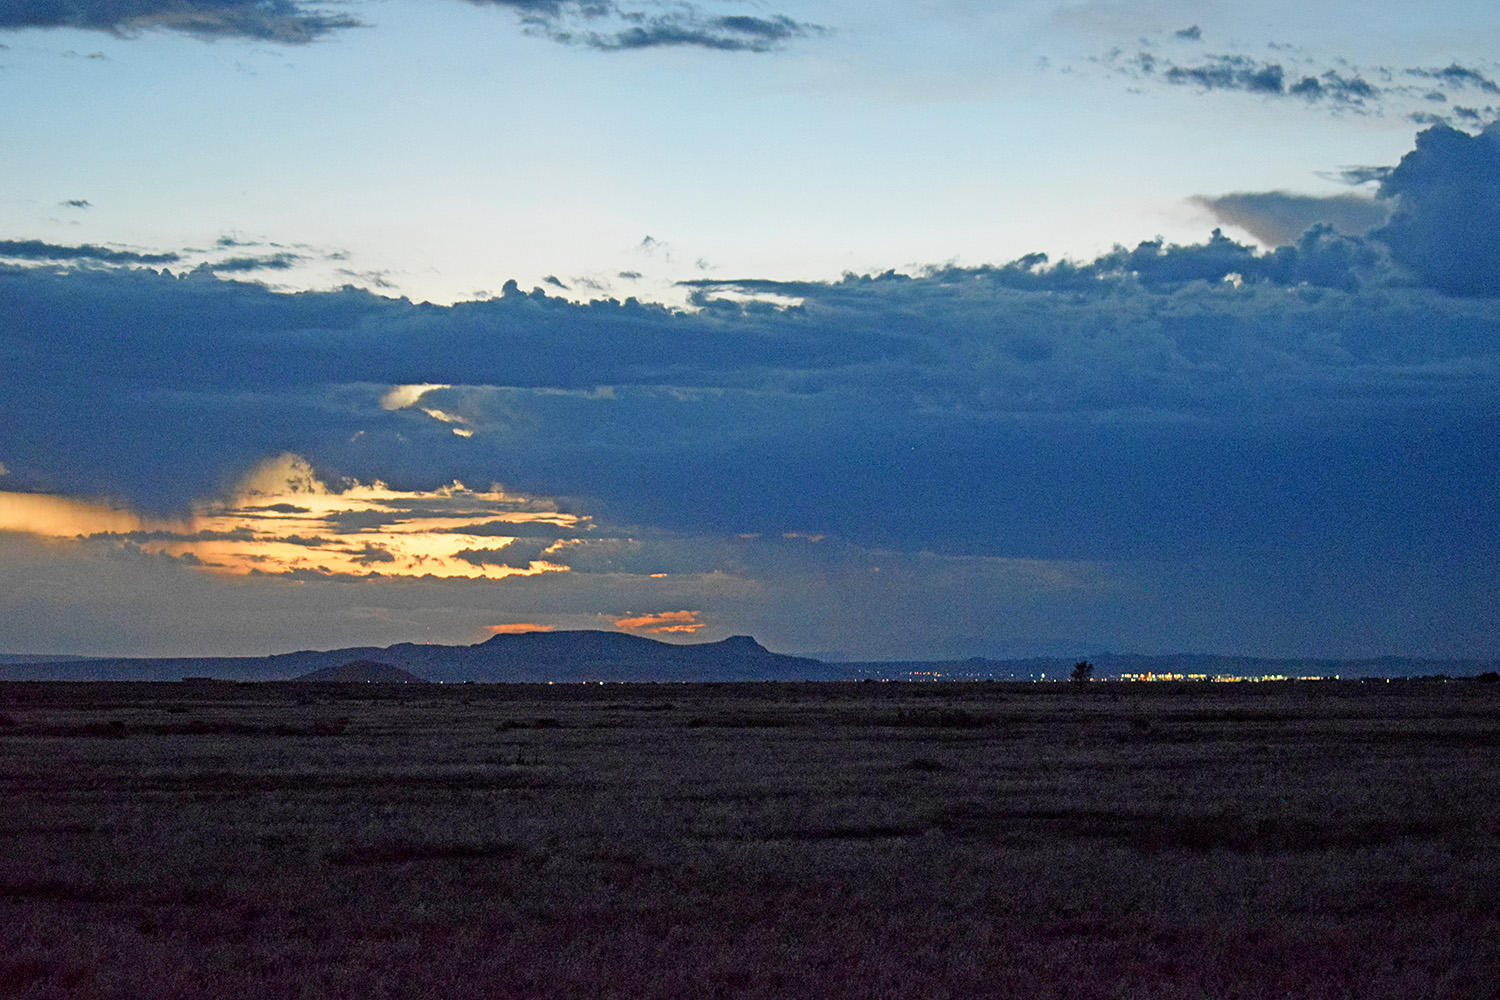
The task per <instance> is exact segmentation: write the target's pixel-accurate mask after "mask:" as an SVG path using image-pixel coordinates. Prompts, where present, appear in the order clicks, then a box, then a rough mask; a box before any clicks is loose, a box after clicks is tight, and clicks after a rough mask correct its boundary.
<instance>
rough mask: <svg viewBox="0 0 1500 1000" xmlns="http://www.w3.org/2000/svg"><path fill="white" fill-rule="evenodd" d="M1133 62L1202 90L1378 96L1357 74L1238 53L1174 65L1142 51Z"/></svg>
mask: <svg viewBox="0 0 1500 1000" xmlns="http://www.w3.org/2000/svg"><path fill="white" fill-rule="evenodd" d="M1136 65H1137V66H1138V67H1139V68H1140V70H1141V71H1142V72H1143V73H1144V74H1145V75H1147V76H1151V77H1155V78H1157V79H1160V80H1163V81H1165V82H1166V83H1169V84H1174V85H1177V86H1193V87H1198V88H1200V89H1202V90H1240V91H1245V92H1247V93H1251V94H1260V95H1264V96H1269V97H1296V98H1301V99H1303V100H1306V101H1310V102H1317V101H1323V100H1327V101H1331V102H1335V103H1338V104H1342V105H1350V106H1362V105H1364V104H1365V103H1366V102H1367V101H1374V100H1377V99H1379V97H1380V90H1379V88H1377V87H1375V86H1374V85H1373V84H1371V83H1370V82H1369V81H1367V80H1365V79H1363V78H1362V77H1360V76H1358V75H1346V74H1342V73H1339V72H1337V71H1336V70H1325V71H1323V72H1322V73H1320V74H1306V73H1297V72H1295V71H1289V70H1287V69H1286V68H1285V67H1283V65H1282V64H1281V63H1275V62H1261V61H1258V60H1256V59H1252V58H1250V57H1248V56H1242V55H1214V56H1209V57H1208V58H1207V59H1206V60H1204V61H1203V62H1201V63H1198V64H1197V65H1189V66H1184V65H1178V64H1176V63H1173V62H1171V61H1168V60H1161V59H1158V58H1156V57H1154V56H1149V55H1146V54H1144V53H1143V54H1142V55H1141V56H1139V57H1137V60H1136Z"/></svg>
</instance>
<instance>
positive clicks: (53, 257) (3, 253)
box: [0, 240, 180, 264]
mask: <svg viewBox="0 0 1500 1000" xmlns="http://www.w3.org/2000/svg"><path fill="white" fill-rule="evenodd" d="M0 257H3V258H8V259H10V260H34V261H43V260H47V261H86V262H89V263H97V264H173V263H176V262H177V261H178V260H179V259H180V258H179V257H178V255H177V254H175V253H137V252H136V251H134V250H111V249H110V248H108V247H100V246H94V245H93V244H90V243H84V244H80V245H78V246H60V245H58V244H56V243H44V242H43V241H41V240H0Z"/></svg>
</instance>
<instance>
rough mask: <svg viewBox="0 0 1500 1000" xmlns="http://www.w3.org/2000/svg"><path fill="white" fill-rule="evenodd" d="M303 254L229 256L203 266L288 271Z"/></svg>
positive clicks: (238, 270) (234, 270) (235, 270)
mask: <svg viewBox="0 0 1500 1000" xmlns="http://www.w3.org/2000/svg"><path fill="white" fill-rule="evenodd" d="M302 259H303V258H302V255H301V254H295V253H288V252H285V251H283V252H280V253H272V254H264V255H262V256H259V257H229V258H226V259H224V260H218V261H212V262H209V263H205V264H203V265H202V266H203V267H204V268H205V269H207V270H209V271H219V272H226V273H244V272H247V271H286V270H289V269H290V268H292V267H294V266H295V265H296V264H297V263H298V262H299V261H301V260H302Z"/></svg>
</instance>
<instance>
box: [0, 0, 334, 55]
mask: <svg viewBox="0 0 1500 1000" xmlns="http://www.w3.org/2000/svg"><path fill="white" fill-rule="evenodd" d="M360 23H361V22H360V21H358V20H357V19H355V18H353V17H350V16H349V15H347V14H343V13H336V12H333V11H330V10H328V9H327V8H326V6H325V5H321V4H315V3H313V4H310V3H304V2H300V0H0V30H6V29H11V30H14V29H17V28H85V29H91V30H95V31H108V32H111V33H112V34H116V35H123V36H130V35H134V34H137V33H139V32H141V31H144V30H149V29H160V30H166V31H179V32H182V33H184V34H188V35H194V36H197V37H199V38H205V39H207V38H253V39H257V40H261V41H272V42H284V43H292V44H300V43H303V42H310V41H313V40H314V39H317V38H320V37H322V36H324V35H327V34H329V33H330V32H334V31H338V30H341V29H344V28H352V27H357V26H359V25H360Z"/></svg>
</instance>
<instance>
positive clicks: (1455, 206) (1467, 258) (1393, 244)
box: [1372, 125, 1500, 296]
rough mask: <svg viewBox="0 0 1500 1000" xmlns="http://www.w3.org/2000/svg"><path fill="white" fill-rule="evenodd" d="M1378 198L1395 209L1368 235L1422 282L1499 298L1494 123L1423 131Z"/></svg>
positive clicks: (1498, 130) (1499, 180)
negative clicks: (1475, 130) (1474, 131)
mask: <svg viewBox="0 0 1500 1000" xmlns="http://www.w3.org/2000/svg"><path fill="white" fill-rule="evenodd" d="M1380 196H1381V197H1382V198H1386V199H1390V200H1391V201H1393V203H1394V206H1395V208H1394V211H1393V213H1392V215H1391V220H1390V222H1389V223H1387V224H1386V225H1385V226H1383V227H1382V228H1381V229H1379V230H1377V231H1376V232H1375V233H1373V234H1372V235H1373V236H1374V238H1375V239H1377V240H1379V241H1380V242H1382V243H1384V244H1385V245H1386V246H1387V247H1389V248H1390V252H1391V256H1392V257H1394V258H1395V259H1396V260H1397V261H1398V262H1400V263H1401V264H1403V265H1405V266H1406V267H1407V268H1409V269H1410V270H1411V271H1412V272H1413V273H1414V274H1415V275H1417V276H1418V278H1419V279H1420V280H1421V281H1422V282H1423V283H1424V284H1427V285H1430V286H1432V287H1434V288H1438V289H1441V290H1442V291H1445V292H1451V293H1454V294H1458V295H1485V296H1500V125H1491V126H1490V127H1488V128H1487V129H1485V130H1484V131H1482V132H1480V133H1479V134H1478V135H1470V134H1468V133H1466V132H1461V131H1458V130H1457V129H1453V128H1449V127H1447V126H1443V125H1439V126H1435V127H1433V128H1430V129H1427V130H1426V131H1424V132H1422V134H1421V135H1419V136H1418V137H1417V143H1416V148H1415V149H1414V150H1412V151H1411V152H1410V153H1407V154H1406V155H1405V156H1404V157H1402V159H1401V162H1400V164H1398V165H1397V166H1396V168H1395V169H1394V170H1392V171H1390V173H1388V174H1386V175H1385V176H1384V178H1383V179H1382V180H1381V182H1380Z"/></svg>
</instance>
